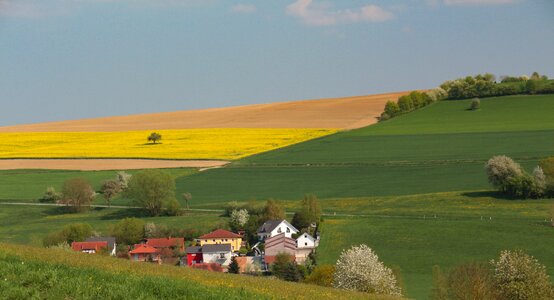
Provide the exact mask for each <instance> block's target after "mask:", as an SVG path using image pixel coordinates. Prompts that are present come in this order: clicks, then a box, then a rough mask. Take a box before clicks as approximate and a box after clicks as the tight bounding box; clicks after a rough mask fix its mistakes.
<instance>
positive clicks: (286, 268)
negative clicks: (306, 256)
mask: <svg viewBox="0 0 554 300" xmlns="http://www.w3.org/2000/svg"><path fill="white" fill-rule="evenodd" d="M271 273H272V274H273V275H274V276H275V277H277V278H279V279H282V280H285V281H294V282H298V281H300V280H302V278H303V272H302V270H301V266H299V265H298V264H296V262H295V261H294V260H293V258H292V257H291V256H290V255H289V254H288V253H279V254H277V255H276V257H275V262H274V263H273V264H272V265H271Z"/></svg>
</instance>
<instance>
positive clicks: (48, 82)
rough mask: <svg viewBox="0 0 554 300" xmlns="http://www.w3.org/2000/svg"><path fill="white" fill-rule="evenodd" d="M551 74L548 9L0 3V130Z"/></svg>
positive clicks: (495, 2)
mask: <svg viewBox="0 0 554 300" xmlns="http://www.w3.org/2000/svg"><path fill="white" fill-rule="evenodd" d="M533 71H538V72H539V73H541V74H547V75H548V76H550V77H554V1H552V0H384V1H378V0H340V1H338V0H337V1H320V0H286V1H285V0H273V1H246V0H245V1H232V0H227V1H223V0H156V1H154V0H0V125H12V124H23V123H37V122H44V121H56V120H68V119H81V118H90V117H100V116H112V115H128V114H136V113H151V112H162V111H175V110H185V109H198V108H210V107H221V106H233V105H245V104H252V103H267V102H277V101H290V100H299V99H318V98H328V97H342V96H353V95H366V94H376V93H386V92H394V91H402V90H413V89H425V88H433V87H436V86H438V85H440V83H441V82H443V81H445V80H448V79H454V78H458V77H462V76H466V75H474V74H478V73H484V72H490V73H494V74H496V75H498V76H500V75H507V74H509V75H523V74H530V73H532V72H533Z"/></svg>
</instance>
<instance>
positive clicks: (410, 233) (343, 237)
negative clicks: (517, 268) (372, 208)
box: [318, 217, 554, 299]
mask: <svg viewBox="0 0 554 300" xmlns="http://www.w3.org/2000/svg"><path fill="white" fill-rule="evenodd" d="M322 230H323V235H322V240H321V244H320V247H319V248H318V258H319V262H320V263H332V264H334V263H335V262H336V259H337V258H338V256H339V255H340V252H341V249H344V248H348V247H350V246H351V245H357V244H362V243H364V244H367V245H368V246H370V247H372V248H373V249H374V250H375V251H376V253H377V254H378V255H379V257H380V258H381V259H382V260H383V261H384V262H385V264H387V265H388V266H398V267H399V268H400V270H401V274H402V277H403V279H404V282H405V285H406V289H407V290H406V292H407V294H406V295H407V296H408V297H410V298H415V299H427V298H428V297H429V294H430V290H431V286H432V273H431V269H432V267H433V265H439V266H441V267H443V268H449V267H453V266H455V265H457V264H461V263H464V262H471V261H484V262H487V261H489V260H490V259H493V258H497V257H498V255H499V253H500V251H501V250H503V249H524V250H525V251H527V252H528V253H529V254H531V255H533V256H535V257H536V258H537V259H539V261H541V263H543V264H545V265H547V267H548V272H549V274H550V275H551V276H554V264H553V262H554V252H552V248H553V247H554V229H553V228H552V227H549V226H548V225H547V224H546V223H545V222H540V221H538V220H532V219H521V220H518V219H496V218H493V219H492V220H486V219H484V220H480V219H479V218H476V219H448V218H438V219H432V218H427V219H423V218H421V219H419V218H377V217H373V218H371V217H366V218H352V217H350V218H327V219H326V220H325V222H324V223H323V226H322Z"/></svg>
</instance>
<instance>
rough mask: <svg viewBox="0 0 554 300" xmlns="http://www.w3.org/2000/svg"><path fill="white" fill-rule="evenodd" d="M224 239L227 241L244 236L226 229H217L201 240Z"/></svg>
mask: <svg viewBox="0 0 554 300" xmlns="http://www.w3.org/2000/svg"><path fill="white" fill-rule="evenodd" d="M222 238H227V239H233V238H242V235H240V234H236V233H234V232H231V231H229V230H225V229H217V230H214V231H212V232H210V233H207V234H204V235H203V236H201V237H200V239H222Z"/></svg>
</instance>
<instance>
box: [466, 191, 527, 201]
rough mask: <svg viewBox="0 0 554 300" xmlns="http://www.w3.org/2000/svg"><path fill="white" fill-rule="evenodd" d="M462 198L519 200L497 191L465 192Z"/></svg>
mask: <svg viewBox="0 0 554 300" xmlns="http://www.w3.org/2000/svg"><path fill="white" fill-rule="evenodd" d="M462 196H465V197H470V198H483V197H489V198H494V199H498V200H519V199H518V198H515V197H511V196H508V195H506V194H503V193H501V192H499V191H478V192H465V193H462Z"/></svg>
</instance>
